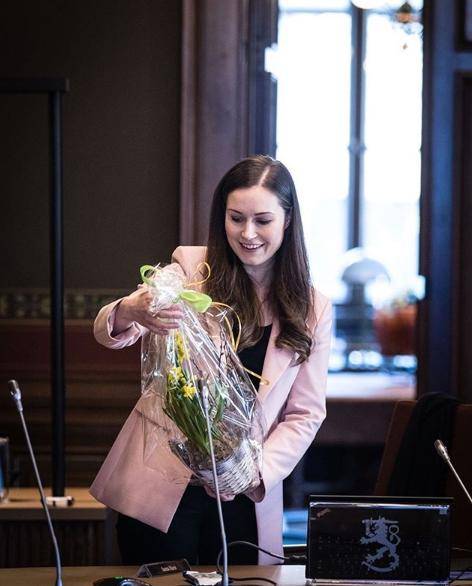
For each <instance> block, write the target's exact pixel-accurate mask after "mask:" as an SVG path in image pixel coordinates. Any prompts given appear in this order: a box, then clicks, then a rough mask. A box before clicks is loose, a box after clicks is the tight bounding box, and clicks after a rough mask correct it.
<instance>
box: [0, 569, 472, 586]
mask: <svg viewBox="0 0 472 586" xmlns="http://www.w3.org/2000/svg"><path fill="white" fill-rule="evenodd" d="M202 569H203V570H204V571H205V570H206V571H213V570H214V568H202ZM135 572H136V567H123V566H122V567H119V566H115V567H113V566H88V567H83V568H64V569H63V574H62V579H63V582H64V586H91V585H92V584H93V581H94V580H98V579H99V578H105V577H107V576H134V575H135ZM229 573H230V575H231V576H234V577H237V578H243V577H245V576H258V577H264V578H270V579H271V580H274V581H275V582H276V583H277V584H280V586H305V566H233V567H232V568H230V572H229ZM54 576H55V570H54V568H19V569H13V568H12V569H8V570H0V584H5V585H6V584H8V586H24V585H25V584H28V585H31V586H33V585H34V586H51V585H52V584H54ZM143 579H144V578H143ZM145 581H146V582H149V584H152V585H153V586H154V585H155V586H184V585H186V586H188V583H187V582H185V580H184V579H183V578H182V576H181V575H180V574H172V575H170V576H160V577H159V578H146V579H145ZM241 584H244V583H241ZM259 584H263V582H260V583H259ZM460 584H461V586H462V585H463V586H472V581H469V580H467V581H461V582H460Z"/></svg>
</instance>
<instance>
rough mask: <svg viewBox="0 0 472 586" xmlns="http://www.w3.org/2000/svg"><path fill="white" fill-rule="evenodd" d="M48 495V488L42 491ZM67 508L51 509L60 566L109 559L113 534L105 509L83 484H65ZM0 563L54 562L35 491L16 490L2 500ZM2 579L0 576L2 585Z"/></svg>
mask: <svg viewBox="0 0 472 586" xmlns="http://www.w3.org/2000/svg"><path fill="white" fill-rule="evenodd" d="M45 492H46V494H50V490H48V489H46V491H45ZM66 494H68V495H71V496H73V497H74V499H75V502H74V504H73V505H72V506H71V507H64V508H58V507H49V511H50V514H51V518H52V520H53V523H54V528H55V531H56V535H57V540H58V543H59V547H60V550H61V555H62V562H63V564H64V565H71V566H72V565H90V564H97V563H104V561H105V562H106V561H107V559H109V554H110V551H111V541H110V538H109V537H108V536H109V535H111V534H112V532H111V531H109V530H108V525H109V524H110V522H111V521H110V512H109V510H108V509H107V508H106V507H105V506H104V505H102V504H101V503H99V502H97V501H96V500H95V499H94V498H93V497H92V496H91V495H90V494H89V493H88V490H87V489H86V488H68V489H66ZM0 544H2V545H1V547H0V567H4V568H5V567H26V566H38V565H48V566H49V565H52V564H54V554H53V550H52V544H51V538H50V535H49V531H48V528H47V524H46V518H45V515H44V511H43V508H42V506H41V502H40V500H39V492H38V490H37V489H36V488H14V489H12V490H11V491H10V495H9V500H8V502H3V503H0ZM1 583H2V581H1V580H0V584H1Z"/></svg>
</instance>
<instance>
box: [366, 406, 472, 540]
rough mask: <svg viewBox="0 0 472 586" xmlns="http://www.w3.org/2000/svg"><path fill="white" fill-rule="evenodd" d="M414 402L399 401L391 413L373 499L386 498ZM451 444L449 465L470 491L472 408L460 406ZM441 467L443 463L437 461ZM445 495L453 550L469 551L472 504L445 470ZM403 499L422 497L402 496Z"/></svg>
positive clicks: (454, 423) (471, 531) (471, 535)
mask: <svg viewBox="0 0 472 586" xmlns="http://www.w3.org/2000/svg"><path fill="white" fill-rule="evenodd" d="M416 404H417V402H416V401H399V402H398V403H397V404H396V406H395V408H394V411H393V414H392V418H391V420H390V426H389V429H388V432H387V437H386V441H385V448H384V452H383V456H382V460H381V463H380V468H379V474H378V477H377V483H376V486H375V489H374V494H375V495H378V496H380V495H388V494H389V483H390V480H391V478H392V474H393V472H394V469H395V462H396V460H397V456H398V454H399V451H400V448H401V444H402V440H403V437H404V434H405V432H406V431H407V429H408V425H409V423H410V420H411V415H412V413H413V409H414V407H415V405H416ZM451 439H452V442H451V448H450V449H449V455H450V456H451V460H452V463H453V465H454V467H455V468H456V470H457V471H458V473H459V476H461V478H462V481H463V482H464V484H465V486H466V487H467V489H468V490H469V492H471V490H472V465H471V463H472V405H465V404H459V405H458V406H457V409H456V413H455V417H454V419H453V422H452V438H451ZM438 461H439V462H441V464H442V465H443V466H447V465H446V463H444V462H442V461H441V460H440V459H439V456H438ZM446 474H447V478H446V484H445V491H444V494H437V495H436V496H450V497H453V498H454V506H453V514H452V543H453V546H454V547H455V548H462V549H468V550H471V549H472V530H471V528H472V504H470V502H469V501H468V500H467V497H466V496H465V495H464V493H463V492H462V489H461V488H460V486H459V484H458V482H457V480H456V478H455V477H454V475H453V474H452V472H451V471H450V470H449V469H447V471H446ZM404 496H425V495H424V494H423V495H421V494H420V495H413V494H410V495H404Z"/></svg>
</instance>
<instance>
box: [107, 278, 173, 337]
mask: <svg viewBox="0 0 472 586" xmlns="http://www.w3.org/2000/svg"><path fill="white" fill-rule="evenodd" d="M153 301H154V298H153V296H152V295H151V293H150V292H149V290H148V288H147V286H146V285H138V288H137V289H136V291H133V293H131V294H130V295H128V296H127V297H124V298H123V299H122V300H121V302H120V303H119V305H118V306H117V308H116V313H115V325H114V328H113V332H112V335H116V334H118V333H120V332H123V331H124V330H126V329H128V328H129V327H130V326H131V325H132V324H133V323H138V324H140V325H141V326H144V327H145V328H147V329H148V330H150V331H151V332H153V333H155V334H160V335H162V336H165V335H167V334H168V333H169V331H170V330H174V329H176V328H178V327H179V325H180V320H181V319H182V318H183V311H182V309H181V307H180V306H179V305H170V306H169V307H166V308H165V309H159V310H154V308H153Z"/></svg>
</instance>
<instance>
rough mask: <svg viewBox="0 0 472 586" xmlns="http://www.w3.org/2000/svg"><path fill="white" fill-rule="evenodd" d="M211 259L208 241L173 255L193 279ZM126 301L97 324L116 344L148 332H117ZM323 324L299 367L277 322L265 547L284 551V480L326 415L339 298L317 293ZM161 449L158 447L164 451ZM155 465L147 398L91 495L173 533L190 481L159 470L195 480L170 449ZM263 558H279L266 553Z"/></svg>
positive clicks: (101, 337) (262, 491)
mask: <svg viewBox="0 0 472 586" xmlns="http://www.w3.org/2000/svg"><path fill="white" fill-rule="evenodd" d="M204 257H205V248H204V247H202V246H198V247H197V246H195V247H188V246H179V247H178V248H177V249H176V250H175V251H174V254H173V256H172V261H173V262H177V263H178V264H179V265H180V266H181V267H182V269H183V270H184V272H185V273H186V274H187V275H188V276H189V278H191V277H193V276H194V273H195V269H196V266H197V265H198V263H199V262H200V261H202V260H203V259H204ZM119 301H120V300H118V301H115V302H113V303H110V304H109V305H106V306H105V307H103V308H102V309H101V310H100V312H99V314H98V315H97V318H96V320H95V324H94V333H95V338H96V339H97V341H98V342H100V343H101V344H103V345H105V346H107V347H108V348H114V349H119V348H123V347H125V346H129V345H131V344H134V343H135V342H136V341H137V340H138V339H139V338H140V337H141V334H142V333H143V331H144V328H142V327H141V326H140V325H138V324H133V325H132V326H131V327H130V328H129V329H128V330H126V331H124V332H122V333H121V334H119V335H118V336H115V337H112V335H111V332H112V330H113V320H114V314H115V307H116V305H117V304H118V303H119ZM315 316H316V323H314V324H311V325H312V328H313V331H314V340H315V343H314V345H313V350H312V353H311V355H310V358H309V359H308V360H307V361H305V362H304V363H302V364H301V365H299V366H293V365H292V364H291V363H292V359H293V353H292V352H289V351H288V350H285V349H280V348H276V346H275V340H276V337H277V335H278V332H279V324H278V323H277V322H274V323H273V326H272V331H271V335H270V339H269V344H268V347H267V352H266V356H265V361H264V367H263V371H262V376H263V377H264V378H266V379H267V380H268V381H269V384H268V385H266V386H261V387H260V389H259V397H260V400H261V403H262V409H263V412H264V416H265V423H266V429H265V440H264V445H263V469H262V482H261V485H260V486H259V487H258V488H257V489H255V490H254V491H253V492H252V493H251V494H248V496H249V497H250V498H251V499H252V500H253V501H254V502H255V503H256V505H255V507H256V518H257V531H258V539H259V545H260V546H261V547H263V548H264V549H267V550H269V551H272V552H274V553H277V554H281V553H282V512H283V502H282V480H283V479H284V478H286V477H287V476H288V475H289V474H290V472H291V471H292V470H293V468H294V467H295V465H296V464H297V463H298V462H299V460H300V459H301V457H302V456H303V454H304V453H305V451H306V450H307V449H308V447H309V446H310V445H311V443H312V441H313V439H314V437H315V435H316V432H317V431H318V429H319V427H320V425H321V423H322V421H323V419H324V418H325V416H326V406H325V392H326V378H327V369H328V356H329V349H330V338H331V303H330V302H329V300H328V299H327V298H326V297H324V296H323V295H322V294H321V293H318V292H316V294H315ZM156 452H158V450H156ZM153 460H155V462H157V463H158V466H153V467H152V468H151V467H149V466H147V465H145V464H144V462H143V424H142V414H141V409H140V401H138V402H137V404H136V406H135V407H134V409H133V411H132V412H131V414H130V416H129V417H128V419H127V420H126V422H125V424H124V426H123V428H122V429H121V431H120V433H119V434H118V437H117V438H116V441H115V443H114V444H113V446H112V448H111V450H110V452H109V454H108V456H107V458H106V459H105V461H104V463H103V465H102V467H101V469H100V471H99V472H98V474H97V477H96V478H95V480H94V482H93V484H92V486H91V488H90V493H91V494H92V495H93V496H94V497H95V498H96V499H97V500H99V501H100V502H102V503H104V504H106V505H107V506H108V507H110V508H112V509H114V510H116V511H119V512H121V513H123V514H126V515H129V516H130V517H134V518H136V519H139V520H140V521H143V522H144V523H147V524H148V525H151V526H153V527H156V528H157V529H160V530H161V531H167V530H168V528H169V525H170V523H171V521H172V518H173V516H174V513H175V511H176V509H177V506H178V504H179V502H180V499H181V498H182V495H183V493H184V491H185V489H186V486H187V483H188V480H187V482H182V483H179V484H176V483H175V482H172V481H171V480H168V481H167V480H166V477H165V476H164V475H162V474H160V473H159V472H157V471H156V468H159V467H160V468H161V469H163V467H165V469H166V470H168V471H170V474H168V475H166V476H167V477H168V478H171V477H172V473H173V472H175V476H174V477H176V476H177V475H178V477H180V478H187V479H189V478H190V473H189V472H188V471H187V469H186V468H185V467H184V466H183V464H181V463H180V462H179V461H178V460H177V458H175V457H174V456H169V455H168V453H167V451H163V452H162V453H155V454H154V455H153ZM259 563H260V564H274V563H278V562H277V560H275V559H274V558H272V557H269V556H267V555H266V554H262V553H260V554H259Z"/></svg>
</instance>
